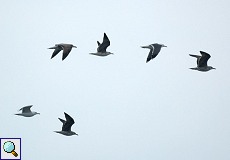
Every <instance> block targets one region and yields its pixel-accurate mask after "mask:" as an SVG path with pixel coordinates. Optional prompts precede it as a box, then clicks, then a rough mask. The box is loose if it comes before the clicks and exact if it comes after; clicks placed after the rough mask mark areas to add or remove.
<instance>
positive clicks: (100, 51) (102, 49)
mask: <svg viewBox="0 0 230 160" xmlns="http://www.w3.org/2000/svg"><path fill="white" fill-rule="evenodd" d="M97 44H98V48H97V53H90V54H92V55H96V56H108V55H110V54H113V53H111V52H107V51H106V49H107V47H108V46H110V41H109V38H108V37H107V35H106V33H104V38H103V42H102V43H100V42H99V41H97Z"/></svg>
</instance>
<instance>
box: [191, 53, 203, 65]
mask: <svg viewBox="0 0 230 160" xmlns="http://www.w3.org/2000/svg"><path fill="white" fill-rule="evenodd" d="M189 55H190V56H191V57H195V58H197V61H196V63H197V65H199V60H200V57H201V56H199V55H194V54H189Z"/></svg>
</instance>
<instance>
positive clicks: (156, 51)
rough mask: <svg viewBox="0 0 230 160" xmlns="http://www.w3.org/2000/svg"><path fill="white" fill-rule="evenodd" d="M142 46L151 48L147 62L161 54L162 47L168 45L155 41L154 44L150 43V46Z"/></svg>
mask: <svg viewBox="0 0 230 160" xmlns="http://www.w3.org/2000/svg"><path fill="white" fill-rule="evenodd" d="M141 47H142V48H148V49H150V51H149V54H148V57H147V60H146V63H147V62H149V61H150V60H151V59H153V58H155V57H156V56H157V55H158V54H159V52H160V51H161V48H162V47H167V46H165V45H163V44H158V43H154V44H150V45H148V46H141Z"/></svg>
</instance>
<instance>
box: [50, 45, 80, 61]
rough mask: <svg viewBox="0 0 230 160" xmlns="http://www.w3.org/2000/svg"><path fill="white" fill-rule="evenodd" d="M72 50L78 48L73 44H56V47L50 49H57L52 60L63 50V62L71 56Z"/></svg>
mask: <svg viewBox="0 0 230 160" xmlns="http://www.w3.org/2000/svg"><path fill="white" fill-rule="evenodd" d="M72 48H77V47H76V46H74V45H72V44H64V43H61V44H55V46H54V47H50V48H48V49H55V50H54V52H53V54H52V56H51V59H52V58H53V57H55V56H56V55H57V54H58V53H59V52H60V51H61V50H63V55H62V60H64V59H65V58H66V57H67V56H68V55H69V53H70V51H71V50H72Z"/></svg>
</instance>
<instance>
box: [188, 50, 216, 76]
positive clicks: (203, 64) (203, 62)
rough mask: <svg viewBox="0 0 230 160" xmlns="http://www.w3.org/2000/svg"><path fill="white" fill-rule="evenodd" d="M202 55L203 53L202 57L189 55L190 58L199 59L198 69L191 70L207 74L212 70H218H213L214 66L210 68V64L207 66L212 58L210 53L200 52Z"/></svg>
mask: <svg viewBox="0 0 230 160" xmlns="http://www.w3.org/2000/svg"><path fill="white" fill-rule="evenodd" d="M200 53H201V56H199V55H193V54H189V55H190V56H192V57H195V58H196V59H197V67H195V68H190V69H193V70H198V71H202V72H207V71H209V70H211V69H216V68H213V67H212V66H208V64H207V62H208V60H209V58H210V57H211V56H210V55H209V54H208V53H206V52H203V51H200Z"/></svg>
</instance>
